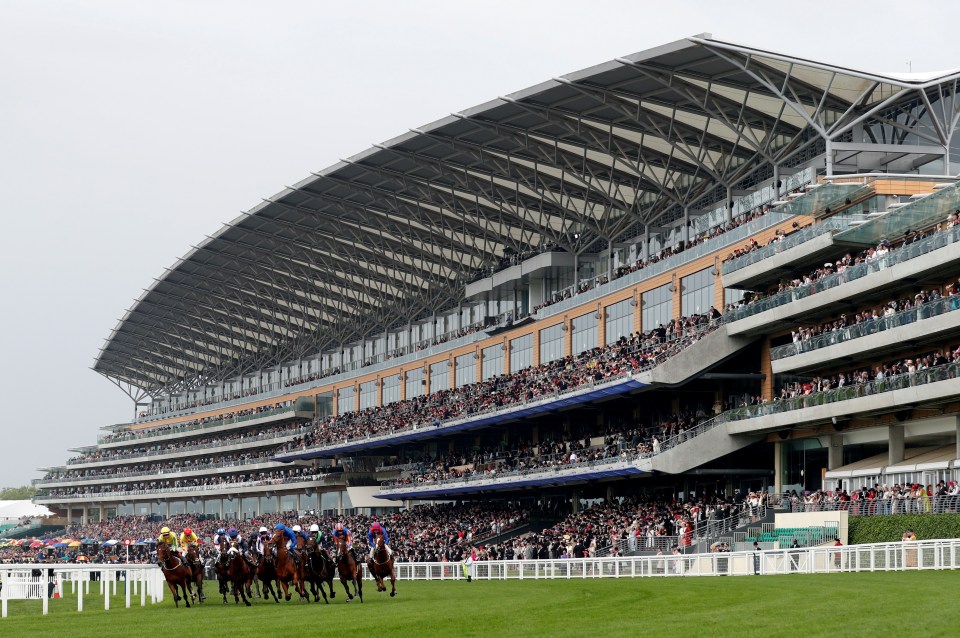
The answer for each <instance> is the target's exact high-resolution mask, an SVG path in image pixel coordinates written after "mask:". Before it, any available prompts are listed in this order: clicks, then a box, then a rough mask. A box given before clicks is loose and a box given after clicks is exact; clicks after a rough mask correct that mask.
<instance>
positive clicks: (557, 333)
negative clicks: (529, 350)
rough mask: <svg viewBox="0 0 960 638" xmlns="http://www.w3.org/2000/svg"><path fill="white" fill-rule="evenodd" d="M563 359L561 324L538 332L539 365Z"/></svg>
mask: <svg viewBox="0 0 960 638" xmlns="http://www.w3.org/2000/svg"><path fill="white" fill-rule="evenodd" d="M562 358H563V324H562V323H558V324H557V325H555V326H550V327H549V328H544V329H543V330H541V331H540V363H541V364H544V363H550V362H551V361H556V360H557V359H562Z"/></svg>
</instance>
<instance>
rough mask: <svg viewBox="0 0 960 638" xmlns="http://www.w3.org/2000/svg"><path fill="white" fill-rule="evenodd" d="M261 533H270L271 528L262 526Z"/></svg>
mask: <svg viewBox="0 0 960 638" xmlns="http://www.w3.org/2000/svg"><path fill="white" fill-rule="evenodd" d="M260 533H261V534H269V533H270V530H268V529H267V528H266V527H261V528H260Z"/></svg>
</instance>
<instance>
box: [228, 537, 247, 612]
mask: <svg viewBox="0 0 960 638" xmlns="http://www.w3.org/2000/svg"><path fill="white" fill-rule="evenodd" d="M227 555H228V558H227V574H228V575H229V577H230V582H231V583H233V599H234V600H235V601H236V603H237V604H238V605H239V604H240V599H241V598H243V604H245V605H246V606H247V607H249V606H250V600H249V598H252V597H253V594H251V593H250V581H251V580H252V579H253V573H252V571H251V570H250V566H249V565H248V564H247V561H246V559H245V558H244V557H243V552H242V551H241V550H240V543H238V542H237V541H231V543H230V549H229V550H228V551H227Z"/></svg>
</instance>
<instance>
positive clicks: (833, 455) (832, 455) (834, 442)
mask: <svg viewBox="0 0 960 638" xmlns="http://www.w3.org/2000/svg"><path fill="white" fill-rule="evenodd" d="M841 465H843V435H842V434H831V435H830V447H829V449H828V450H827V469H828V470H835V469H837V468H838V467H840V466H841Z"/></svg>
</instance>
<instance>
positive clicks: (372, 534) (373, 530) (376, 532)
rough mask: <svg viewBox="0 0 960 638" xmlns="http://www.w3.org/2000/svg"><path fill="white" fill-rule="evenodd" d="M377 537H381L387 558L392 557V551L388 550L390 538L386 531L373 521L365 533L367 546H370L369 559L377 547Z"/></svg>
mask: <svg viewBox="0 0 960 638" xmlns="http://www.w3.org/2000/svg"><path fill="white" fill-rule="evenodd" d="M377 536H383V546H384V548H386V550H387V556H393V550H392V549H390V545H389V543H390V536H388V535H387V529H386V528H385V527H384V526H383V525H381V524H380V523H378V522H377V521H374V522H373V524H372V525H371V526H370V530H369V531H368V532H367V544H368V545H370V558H371V559H373V550H374V548H375V547H376V546H377Z"/></svg>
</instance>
